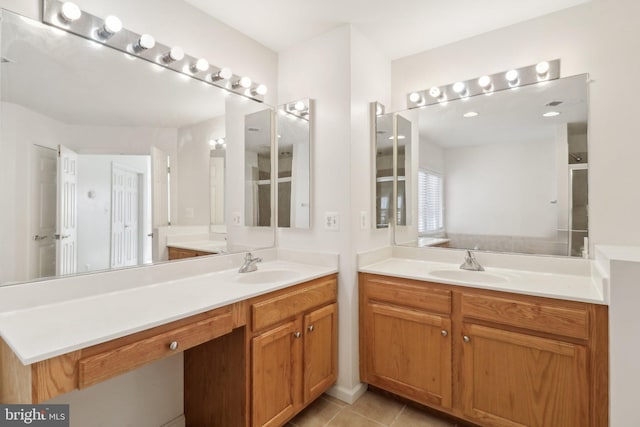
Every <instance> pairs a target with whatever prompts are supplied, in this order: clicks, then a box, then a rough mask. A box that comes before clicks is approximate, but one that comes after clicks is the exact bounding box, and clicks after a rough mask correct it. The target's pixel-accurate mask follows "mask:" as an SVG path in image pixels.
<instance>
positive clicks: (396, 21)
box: [184, 0, 590, 59]
mask: <svg viewBox="0 0 640 427" xmlns="http://www.w3.org/2000/svg"><path fill="white" fill-rule="evenodd" d="M184 1H185V2H186V3H189V4H191V5H193V6H195V7H197V8H199V9H201V10H202V11H204V12H206V13H207V14H209V15H211V16H213V17H215V18H217V19H218V20H220V21H222V22H224V23H225V24H227V25H229V26H231V27H233V28H235V29H237V30H238V31H240V32H242V33H244V34H246V35H248V36H249V37H251V38H253V39H255V40H257V41H258V42H260V43H262V44H263V45H265V46H267V47H268V48H270V49H272V50H274V51H276V52H281V51H284V50H286V49H288V48H290V47H292V46H294V45H296V44H298V43H300V42H304V41H306V40H309V39H311V38H313V37H315V36H318V35H320V34H322V33H324V32H326V31H329V30H331V29H333V28H336V27H338V26H340V25H343V24H353V25H354V26H355V27H356V28H357V29H358V30H359V31H360V32H362V33H363V34H364V35H365V36H366V37H367V38H368V39H369V40H370V41H371V42H373V43H374V44H375V45H376V46H378V47H379V48H380V49H381V50H382V52H384V53H385V54H386V56H387V57H388V58H389V59H397V58H401V57H404V56H407V55H411V54H414V53H418V52H422V51H425V50H428V49H432V48H435V47H438V46H443V45H446V44H449V43H453V42H456V41H459V40H463V39H465V38H468V37H473V36H476V35H478V34H482V33H485V32H487V31H492V30H495V29H498V28H502V27H506V26H509V25H512V24H516V23H518V22H522V21H526V20H529V19H532V18H535V17H538V16H542V15H546V14H549V13H552V12H556V11H558V10H562V9H566V8H568V7H572V6H576V5H579V4H582V3H587V2H589V1H590V0H535V1H523V0H520V1H514V0H481V1H479V0H448V1H444V0H395V1H389V0H322V1H318V0H316V1H313V0H305V1H301V0H270V1H265V0H234V1H219V0H184Z"/></svg>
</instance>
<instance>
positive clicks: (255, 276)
mask: <svg viewBox="0 0 640 427" xmlns="http://www.w3.org/2000/svg"><path fill="white" fill-rule="evenodd" d="M299 275H300V274H299V273H298V272H296V271H291V270H256V271H252V272H250V273H239V274H238V275H237V276H236V277H235V281H236V282H239V283H249V284H255V283H272V282H282V281H287V280H291V279H295V278H296V277H297V276H299Z"/></svg>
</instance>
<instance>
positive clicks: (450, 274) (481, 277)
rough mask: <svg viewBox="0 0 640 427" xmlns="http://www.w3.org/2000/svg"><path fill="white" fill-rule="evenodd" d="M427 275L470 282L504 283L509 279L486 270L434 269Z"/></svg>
mask: <svg viewBox="0 0 640 427" xmlns="http://www.w3.org/2000/svg"><path fill="white" fill-rule="evenodd" d="M429 275H431V276H433V277H438V278H440V279H447V280H460V281H462V282H471V283H487V284H492V283H504V282H507V281H508V280H509V278H508V277H505V276H502V275H499V274H493V273H487V272H486V271H468V270H434V271H430V272H429Z"/></svg>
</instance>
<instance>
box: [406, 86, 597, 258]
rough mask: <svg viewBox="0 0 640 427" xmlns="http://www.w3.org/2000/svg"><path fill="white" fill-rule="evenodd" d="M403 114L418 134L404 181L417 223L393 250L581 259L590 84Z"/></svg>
mask: <svg viewBox="0 0 640 427" xmlns="http://www.w3.org/2000/svg"><path fill="white" fill-rule="evenodd" d="M550 112H553V114H548V113H550ZM556 113H559V114H556ZM401 114H403V115H404V114H408V115H409V114H414V116H413V117H415V119H414V120H413V123H414V127H415V126H417V127H418V131H419V141H417V143H414V144H413V146H414V147H416V149H417V153H416V157H417V158H418V161H417V164H418V170H417V172H415V173H412V174H407V176H411V180H408V181H412V182H414V183H416V185H415V187H414V188H413V190H411V192H413V193H414V194H413V196H412V197H413V198H415V200H417V203H416V204H417V206H416V207H415V208H414V209H413V210H414V212H415V214H416V215H417V218H418V220H417V221H415V224H411V223H410V222H407V229H409V230H411V232H410V233H409V234H408V235H405V234H404V233H400V232H398V231H399V230H396V231H397V232H396V236H395V241H396V243H397V244H409V245H414V246H415V245H419V246H447V247H452V248H464V249H480V250H490V251H500V252H519V253H531V254H547V255H565V256H566V255H570V256H582V255H583V253H584V252H585V251H586V248H588V245H587V244H586V238H587V237H588V228H587V226H588V222H587V220H588V214H587V212H588V191H587V173H588V172H587V171H588V166H587V158H588V157H587V126H588V125H587V76H586V75H579V76H574V77H568V78H564V79H559V80H554V81H548V82H544V83H540V84H534V85H531V86H525V87H519V88H517V89H511V90H504V91H499V92H495V93H493V94H492V95H491V96H487V95H479V96H474V97H470V98H467V99H466V100H463V101H453V102H449V103H447V104H446V105H440V104H436V105H430V106H427V107H423V108H420V109H413V110H410V111H408V112H406V113H401ZM398 134H399V135H400V132H398ZM400 143H401V141H400V140H398V144H399V146H400ZM399 175H400V174H399ZM407 191H408V193H410V191H409V190H407ZM410 199H411V197H410Z"/></svg>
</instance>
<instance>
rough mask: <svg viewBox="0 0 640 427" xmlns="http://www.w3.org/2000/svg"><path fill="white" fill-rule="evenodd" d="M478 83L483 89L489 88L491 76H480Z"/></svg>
mask: <svg viewBox="0 0 640 427" xmlns="http://www.w3.org/2000/svg"><path fill="white" fill-rule="evenodd" d="M478 85H479V86H480V87H481V88H482V89H484V90H487V89H489V88H491V77H489V76H482V77H480V78H479V79H478Z"/></svg>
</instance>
